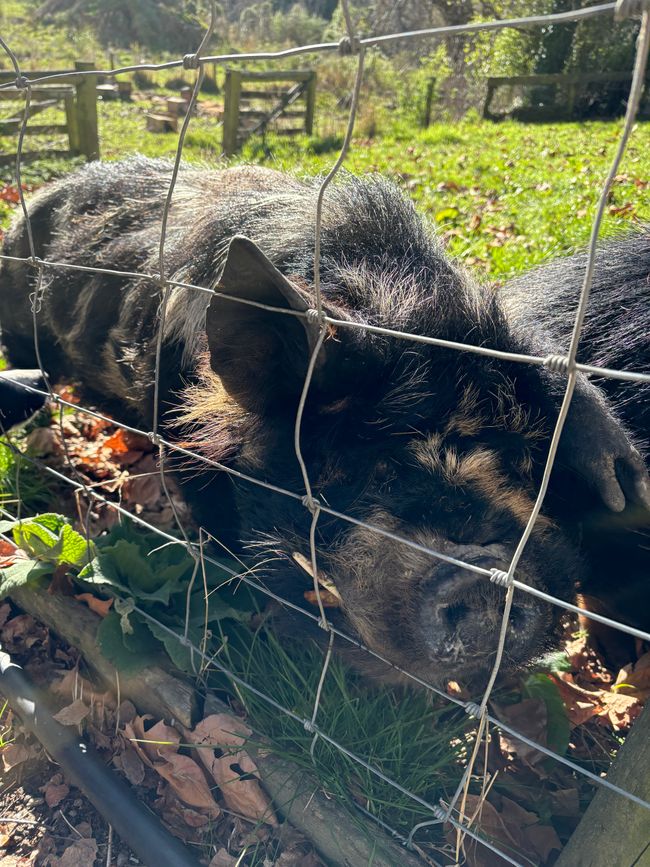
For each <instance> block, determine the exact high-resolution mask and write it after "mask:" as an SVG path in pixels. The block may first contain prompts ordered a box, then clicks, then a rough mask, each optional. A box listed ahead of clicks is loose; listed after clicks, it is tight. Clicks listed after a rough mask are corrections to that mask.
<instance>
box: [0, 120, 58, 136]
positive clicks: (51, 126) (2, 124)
mask: <svg viewBox="0 0 650 867" xmlns="http://www.w3.org/2000/svg"><path fill="white" fill-rule="evenodd" d="M22 124H23V121H22V118H19V119H12V120H3V121H0V135H16V133H17V132H19V131H20V128H21V126H22ZM67 131H68V126H67V124H65V123H31V124H27V126H26V127H25V135H26V136H28V135H60V134H61V133H67Z"/></svg>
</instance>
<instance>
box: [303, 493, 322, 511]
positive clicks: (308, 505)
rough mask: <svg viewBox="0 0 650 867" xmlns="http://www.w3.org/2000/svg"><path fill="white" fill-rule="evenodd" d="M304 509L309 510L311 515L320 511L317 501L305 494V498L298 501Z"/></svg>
mask: <svg viewBox="0 0 650 867" xmlns="http://www.w3.org/2000/svg"><path fill="white" fill-rule="evenodd" d="M300 502H301V503H302V504H303V506H304V507H305V509H309V511H310V512H311V513H312V515H314V514H316V512H318V511H320V503H319V502H318V500H315V499H314V498H313V497H312V496H311V494H305V496H304V497H303V498H302V499H301V501H300Z"/></svg>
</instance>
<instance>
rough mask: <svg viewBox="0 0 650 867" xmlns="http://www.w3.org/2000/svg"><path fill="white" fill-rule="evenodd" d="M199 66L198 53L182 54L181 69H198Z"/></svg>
mask: <svg viewBox="0 0 650 867" xmlns="http://www.w3.org/2000/svg"><path fill="white" fill-rule="evenodd" d="M198 68H199V55H198V54H185V55H184V56H183V69H198Z"/></svg>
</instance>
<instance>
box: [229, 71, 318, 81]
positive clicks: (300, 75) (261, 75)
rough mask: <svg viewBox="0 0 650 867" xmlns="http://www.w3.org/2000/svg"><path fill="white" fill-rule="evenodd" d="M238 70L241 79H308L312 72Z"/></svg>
mask: <svg viewBox="0 0 650 867" xmlns="http://www.w3.org/2000/svg"><path fill="white" fill-rule="evenodd" d="M238 72H239V74H240V76H241V80H242V81H309V79H310V78H311V76H312V75H313V74H314V71H313V70H312V69H293V70H290V71H286V70H280V71H279V72H274V71H273V70H272V69H268V70H264V71H263V72H249V71H247V70H243V69H242V70H238Z"/></svg>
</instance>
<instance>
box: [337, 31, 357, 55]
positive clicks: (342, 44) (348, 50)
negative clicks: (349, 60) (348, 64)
mask: <svg viewBox="0 0 650 867" xmlns="http://www.w3.org/2000/svg"><path fill="white" fill-rule="evenodd" d="M360 50H361V40H360V39H359V37H358V36H343V38H342V39H340V40H339V54H340V55H341V56H342V57H350V55H352V54H358V53H359V51H360Z"/></svg>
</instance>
